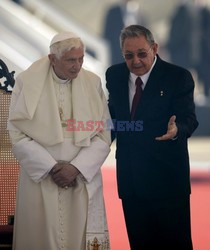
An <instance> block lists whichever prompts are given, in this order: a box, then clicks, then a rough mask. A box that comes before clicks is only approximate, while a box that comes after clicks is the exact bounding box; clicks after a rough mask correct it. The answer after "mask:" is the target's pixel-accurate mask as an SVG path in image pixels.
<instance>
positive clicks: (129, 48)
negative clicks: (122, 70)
mask: <svg viewBox="0 0 210 250" xmlns="http://www.w3.org/2000/svg"><path fill="white" fill-rule="evenodd" d="M157 48H158V45H157V44H156V43H155V44H153V45H152V46H150V44H149V43H148V42H147V40H146V38H145V37H144V36H140V37H130V38H126V39H125V41H124V44H123V48H122V52H123V56H124V58H125V62H126V64H127V67H128V68H129V70H130V72H132V73H134V74H135V75H137V76H141V75H144V74H146V73H147V72H148V71H149V70H150V68H151V66H152V64H153V62H154V58H155V55H156V53H157Z"/></svg>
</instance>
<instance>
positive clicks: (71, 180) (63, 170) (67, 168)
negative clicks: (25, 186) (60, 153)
mask: <svg viewBox="0 0 210 250" xmlns="http://www.w3.org/2000/svg"><path fill="white" fill-rule="evenodd" d="M78 174H79V170H78V169H77V168H76V167H74V166H73V165H72V164H70V163H69V162H66V161H59V162H58V163H57V164H55V166H54V167H53V168H52V170H51V171H50V175H51V177H52V179H53V181H54V182H55V183H56V184H57V185H58V186H59V187H63V188H64V187H65V188H67V187H72V186H74V185H75V184H76V177H77V175H78Z"/></svg>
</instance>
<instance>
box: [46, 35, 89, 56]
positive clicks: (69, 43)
mask: <svg viewBox="0 0 210 250" xmlns="http://www.w3.org/2000/svg"><path fill="white" fill-rule="evenodd" d="M78 48H83V49H84V50H85V46H84V43H83V42H82V40H81V39H80V38H79V37H76V38H70V39H66V40H63V41H59V42H56V43H54V44H52V45H51V46H50V54H55V56H56V58H57V59H60V58H61V56H62V55H63V54H64V53H65V52H67V51H69V50H71V49H78Z"/></svg>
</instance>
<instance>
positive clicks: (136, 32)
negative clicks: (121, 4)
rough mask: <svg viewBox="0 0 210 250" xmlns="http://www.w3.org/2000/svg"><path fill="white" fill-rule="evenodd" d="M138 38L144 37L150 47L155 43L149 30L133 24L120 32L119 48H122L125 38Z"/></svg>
mask: <svg viewBox="0 0 210 250" xmlns="http://www.w3.org/2000/svg"><path fill="white" fill-rule="evenodd" d="M139 36H144V37H145V38H146V40H147V42H148V43H149V44H150V45H153V44H154V43H155V40H154V37H153V34H152V33H151V31H150V30H148V29H147V28H145V27H144V26H141V25H137V24H135V25H130V26H127V27H125V28H124V29H123V30H122V31H121V34H120V46H121V48H123V45H124V41H125V39H126V38H129V37H139Z"/></svg>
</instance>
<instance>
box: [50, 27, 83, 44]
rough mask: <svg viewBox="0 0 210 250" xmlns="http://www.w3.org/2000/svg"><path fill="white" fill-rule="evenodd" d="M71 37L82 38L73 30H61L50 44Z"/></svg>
mask: <svg viewBox="0 0 210 250" xmlns="http://www.w3.org/2000/svg"><path fill="white" fill-rule="evenodd" d="M70 38H80V37H79V36H78V35H77V34H75V33H73V32H70V31H69V32H67V31H63V32H60V33H58V34H56V35H55V36H54V37H53V38H52V40H51V42H50V46H51V45H53V44H54V43H57V42H61V41H64V40H67V39H70Z"/></svg>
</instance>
